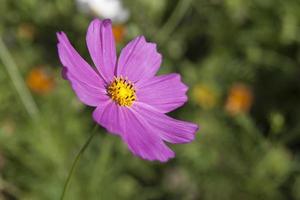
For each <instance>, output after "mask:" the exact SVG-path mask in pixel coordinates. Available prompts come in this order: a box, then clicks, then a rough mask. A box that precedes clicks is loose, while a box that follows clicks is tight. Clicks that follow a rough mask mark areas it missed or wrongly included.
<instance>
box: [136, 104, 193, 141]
mask: <svg viewBox="0 0 300 200" xmlns="http://www.w3.org/2000/svg"><path fill="white" fill-rule="evenodd" d="M134 109H135V111H136V112H138V113H141V115H142V116H143V118H144V119H146V120H147V122H148V123H149V125H150V126H151V127H152V128H151V129H152V132H153V133H155V134H157V135H158V136H159V137H160V138H162V139H163V140H165V141H167V142H170V143H187V142H191V141H192V140H194V138H195V134H196V132H197V131H198V125H196V124H193V123H190V122H185V121H181V120H177V119H173V118H171V117H169V116H167V115H165V114H163V113H160V112H157V111H156V110H155V109H153V107H151V106H149V105H147V104H143V103H139V102H137V103H136V106H135V107H134Z"/></svg>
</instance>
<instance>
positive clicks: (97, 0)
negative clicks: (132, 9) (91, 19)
mask: <svg viewBox="0 0 300 200" xmlns="http://www.w3.org/2000/svg"><path fill="white" fill-rule="evenodd" d="M76 2H77V5H78V7H79V9H80V10H81V11H83V12H85V13H90V12H92V13H94V14H96V15H98V16H99V17H102V18H110V19H111V20H112V21H114V22H125V21H126V20H127V19H128V17H129V12H128V10H127V9H125V8H124V7H123V4H122V0H76Z"/></svg>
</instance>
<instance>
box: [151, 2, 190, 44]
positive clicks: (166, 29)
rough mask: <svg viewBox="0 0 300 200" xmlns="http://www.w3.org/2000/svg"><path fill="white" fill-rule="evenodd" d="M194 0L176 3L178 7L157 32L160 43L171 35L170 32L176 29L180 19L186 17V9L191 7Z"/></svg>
mask: <svg viewBox="0 0 300 200" xmlns="http://www.w3.org/2000/svg"><path fill="white" fill-rule="evenodd" d="M192 1H193V0H181V1H179V3H178V4H177V5H176V8H175V9H174V11H173V12H172V14H171V16H170V17H169V19H168V20H167V22H166V23H165V24H164V26H163V27H162V28H161V29H160V31H159V32H158V33H157V38H156V40H159V42H160V44H162V43H163V42H164V41H165V40H166V39H167V38H169V37H170V34H171V33H172V32H173V31H174V29H175V28H176V26H177V25H178V23H179V22H180V20H181V19H182V18H183V17H184V15H185V13H186V11H187V10H188V9H189V7H190V5H191V3H192Z"/></svg>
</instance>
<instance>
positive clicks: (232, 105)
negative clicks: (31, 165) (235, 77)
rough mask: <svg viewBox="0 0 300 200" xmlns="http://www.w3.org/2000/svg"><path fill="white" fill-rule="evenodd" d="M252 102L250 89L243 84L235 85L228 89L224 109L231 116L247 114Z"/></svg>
mask: <svg viewBox="0 0 300 200" xmlns="http://www.w3.org/2000/svg"><path fill="white" fill-rule="evenodd" d="M252 101H253V94H252V91H251V89H250V88H249V87H248V86H246V85H244V84H235V85H233V86H232V87H231V88H230V91H229V95H228V97H227V101H226V105H225V109H226V111H227V112H228V113H230V114H231V115H236V114H238V113H243V112H248V111H249V109H250V108H251V105H252Z"/></svg>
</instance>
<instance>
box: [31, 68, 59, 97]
mask: <svg viewBox="0 0 300 200" xmlns="http://www.w3.org/2000/svg"><path fill="white" fill-rule="evenodd" d="M26 83H27V86H28V87H29V89H30V90H31V91H33V92H35V93H37V94H46V93H49V92H50V91H51V90H52V89H53V87H54V78H53V77H52V76H51V75H50V74H49V72H47V71H46V70H45V69H44V68H42V67H37V68H34V69H32V70H31V71H30V72H29V74H28V76H27V78H26Z"/></svg>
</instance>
